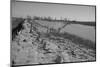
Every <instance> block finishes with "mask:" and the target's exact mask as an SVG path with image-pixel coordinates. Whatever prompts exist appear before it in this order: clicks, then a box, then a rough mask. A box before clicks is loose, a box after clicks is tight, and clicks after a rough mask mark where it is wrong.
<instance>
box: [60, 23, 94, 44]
mask: <svg viewBox="0 0 100 67" xmlns="http://www.w3.org/2000/svg"><path fill="white" fill-rule="evenodd" d="M61 32H68V33H71V34H74V35H77V36H79V37H82V38H85V39H88V40H91V41H93V42H95V28H94V27H93V26H86V25H80V24H70V25H67V26H66V27H65V28H64V29H62V30H61Z"/></svg>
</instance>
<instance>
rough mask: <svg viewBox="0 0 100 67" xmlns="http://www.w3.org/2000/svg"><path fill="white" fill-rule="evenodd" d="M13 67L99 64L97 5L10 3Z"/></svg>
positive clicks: (15, 1) (13, 1) (34, 2)
mask: <svg viewBox="0 0 100 67" xmlns="http://www.w3.org/2000/svg"><path fill="white" fill-rule="evenodd" d="M10 24H11V28H10V29H11V37H10V38H11V45H10V46H11V58H10V60H11V62H10V63H11V66H34V65H49V64H67V63H80V62H95V61H96V6H95V5H81V4H67V3H49V2H36V1H17V0H11V23H10Z"/></svg>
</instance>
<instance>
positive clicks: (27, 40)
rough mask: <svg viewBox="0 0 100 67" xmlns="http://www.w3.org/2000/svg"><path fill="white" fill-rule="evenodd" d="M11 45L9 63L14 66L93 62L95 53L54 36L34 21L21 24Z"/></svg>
mask: <svg viewBox="0 0 100 67" xmlns="http://www.w3.org/2000/svg"><path fill="white" fill-rule="evenodd" d="M23 27H24V29H21V30H20V31H19V32H17V33H18V35H17V36H16V37H15V38H14V40H12V43H11V61H12V64H14V65H28V64H47V63H66V62H81V61H95V60H96V56H95V51H94V50H92V49H89V48H85V47H83V46H80V44H75V43H73V42H72V41H70V40H68V39H67V38H66V39H65V38H63V37H60V36H54V35H52V34H50V33H44V32H43V31H45V32H47V31H48V29H47V28H45V27H43V26H40V25H38V24H36V22H35V21H32V23H31V22H28V21H27V20H25V22H24V23H23Z"/></svg>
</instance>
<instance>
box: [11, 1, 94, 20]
mask: <svg viewBox="0 0 100 67" xmlns="http://www.w3.org/2000/svg"><path fill="white" fill-rule="evenodd" d="M27 15H30V16H51V17H56V18H58V19H59V18H61V17H62V18H68V19H70V20H77V21H95V7H93V6H79V5H68V4H67V5H61V4H46V3H35V2H32V3H31V2H13V3H12V16H14V17H26V16H27Z"/></svg>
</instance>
